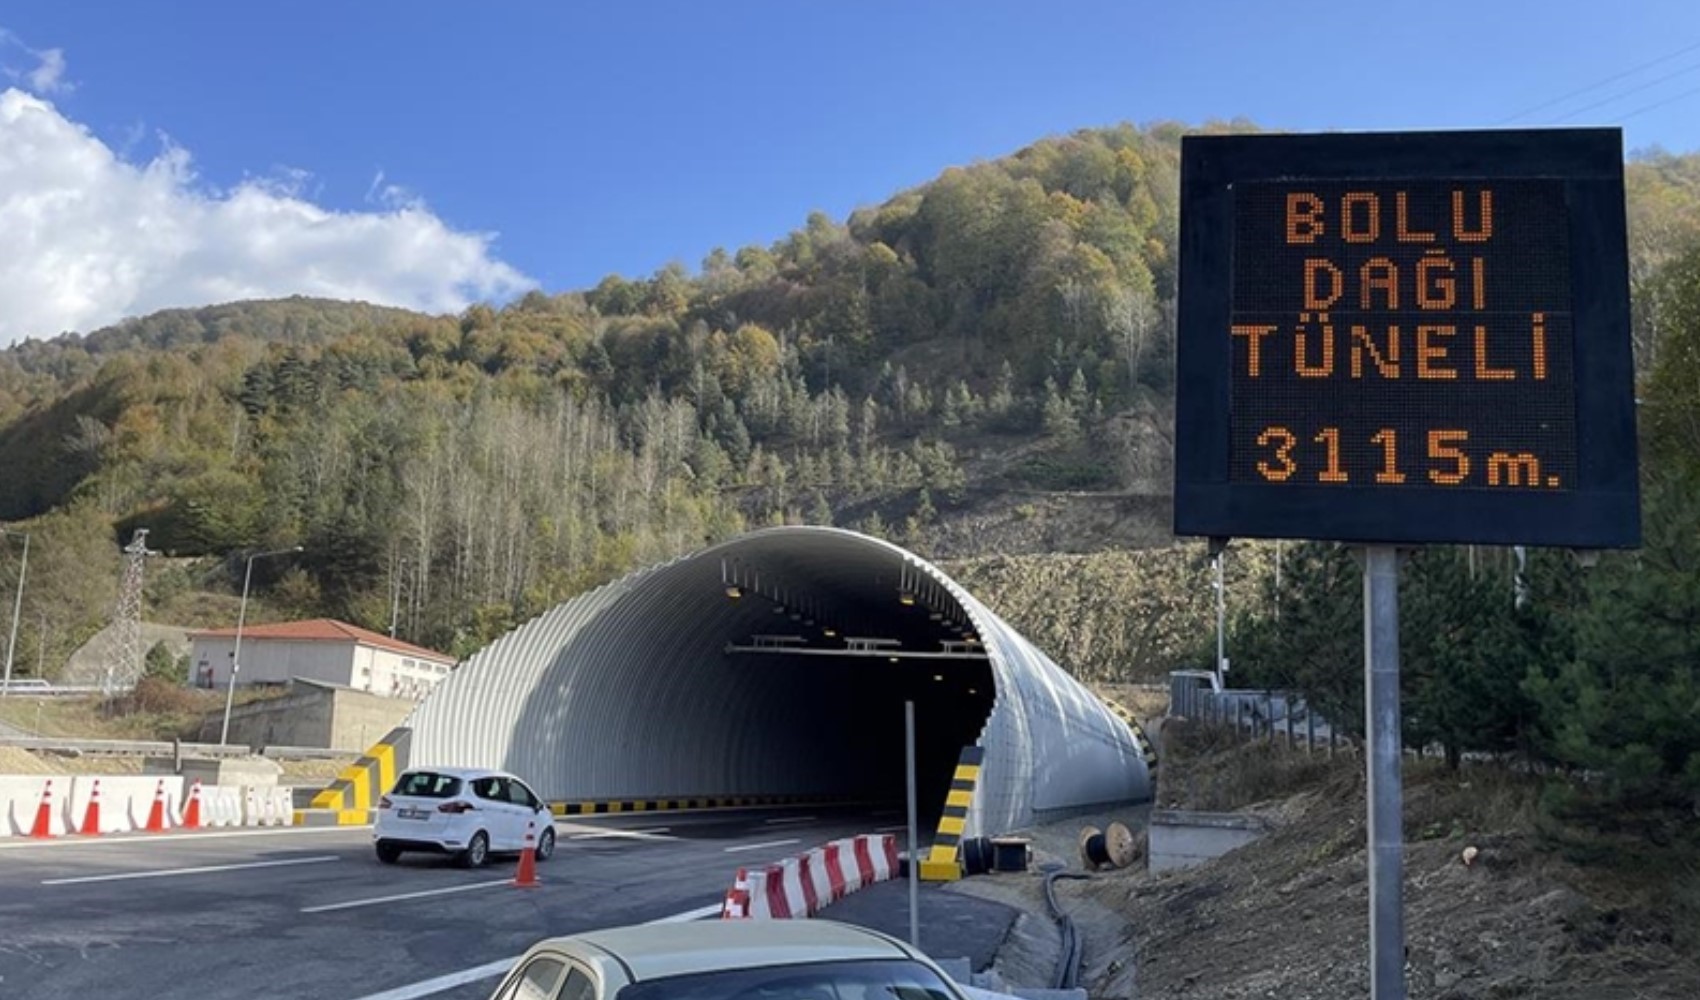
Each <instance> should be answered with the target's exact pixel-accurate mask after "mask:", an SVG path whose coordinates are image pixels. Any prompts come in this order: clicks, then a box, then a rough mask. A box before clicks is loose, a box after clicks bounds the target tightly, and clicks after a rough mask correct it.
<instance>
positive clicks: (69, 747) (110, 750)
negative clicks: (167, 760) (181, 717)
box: [0, 736, 253, 757]
mask: <svg viewBox="0 0 1700 1000" xmlns="http://www.w3.org/2000/svg"><path fill="white" fill-rule="evenodd" d="M0 746H8V747H17V748H19V749H20V750H44V751H47V752H49V753H69V754H100V755H106V756H114V757H116V756H130V757H134V756H155V757H169V756H171V755H172V754H174V753H176V752H177V751H178V750H179V749H181V751H182V753H183V755H184V756H186V757H190V756H192V757H247V756H249V755H251V754H252V753H253V751H252V750H250V749H249V748H248V747H247V746H245V745H243V744H239V743H238V744H231V745H228V746H224V745H220V744H218V743H173V742H171V741H170V740H73V739H62V738H59V737H56V736H0Z"/></svg>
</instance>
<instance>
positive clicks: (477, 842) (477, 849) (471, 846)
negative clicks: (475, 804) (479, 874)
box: [455, 830, 490, 868]
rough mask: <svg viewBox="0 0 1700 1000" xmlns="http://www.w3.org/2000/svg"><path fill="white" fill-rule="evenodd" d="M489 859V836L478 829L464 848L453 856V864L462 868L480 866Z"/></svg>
mask: <svg viewBox="0 0 1700 1000" xmlns="http://www.w3.org/2000/svg"><path fill="white" fill-rule="evenodd" d="M488 860H490V838H489V837H487V836H485V835H484V831H483V830H479V831H478V832H477V833H475V834H473V835H472V839H471V840H469V841H467V842H466V850H464V851H461V852H460V853H459V854H457V855H456V856H455V864H457V865H460V866H461V867H462V868H480V867H482V866H483V864H484V862H486V861H488Z"/></svg>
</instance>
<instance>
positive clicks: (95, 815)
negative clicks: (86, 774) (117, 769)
mask: <svg viewBox="0 0 1700 1000" xmlns="http://www.w3.org/2000/svg"><path fill="white" fill-rule="evenodd" d="M77 832H78V833H80V834H82V835H83V836H85V837H94V836H99V834H100V779H99V778H96V779H94V787H93V788H91V789H90V790H89V805H88V808H87V809H85V810H83V825H82V828H81V829H79V830H78V831H77Z"/></svg>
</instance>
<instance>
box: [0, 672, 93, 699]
mask: <svg viewBox="0 0 1700 1000" xmlns="http://www.w3.org/2000/svg"><path fill="white" fill-rule="evenodd" d="M103 693H105V689H104V688H102V687H100V686H99V685H98V684H50V683H48V682H47V681H44V680H42V679H41V678H39V677H19V678H16V679H14V680H13V681H12V682H11V683H10V684H7V683H3V682H0V697H5V696H6V695H23V696H26V697H31V698H72V697H76V696H78V695H88V694H103Z"/></svg>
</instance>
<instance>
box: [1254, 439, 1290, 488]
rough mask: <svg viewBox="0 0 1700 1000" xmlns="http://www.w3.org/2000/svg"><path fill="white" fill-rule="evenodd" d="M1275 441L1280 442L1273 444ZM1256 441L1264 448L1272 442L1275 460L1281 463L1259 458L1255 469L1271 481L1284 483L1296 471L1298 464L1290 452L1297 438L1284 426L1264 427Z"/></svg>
mask: <svg viewBox="0 0 1700 1000" xmlns="http://www.w3.org/2000/svg"><path fill="white" fill-rule="evenodd" d="M1276 441H1279V442H1280V443H1279V444H1274V442H1276ZM1257 443H1258V444H1260V445H1262V446H1263V447H1265V448H1267V447H1269V446H1270V445H1271V444H1274V447H1275V461H1277V462H1279V463H1281V464H1279V465H1270V464H1269V460H1268V459H1259V460H1258V463H1257V471H1258V472H1260V473H1262V474H1263V478H1264V479H1267V480H1269V481H1270V482H1272V483H1284V482H1286V481H1287V480H1288V479H1290V478H1292V475H1293V473H1294V472H1297V471H1298V464H1297V463H1295V462H1294V461H1293V454H1292V453H1293V446H1294V445H1296V444H1298V443H1299V439H1298V438H1296V437H1294V436H1293V432H1292V431H1290V430H1288V429H1287V428H1285V427H1269V428H1265V429H1264V431H1263V433H1262V434H1259V435H1258V436H1257Z"/></svg>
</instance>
